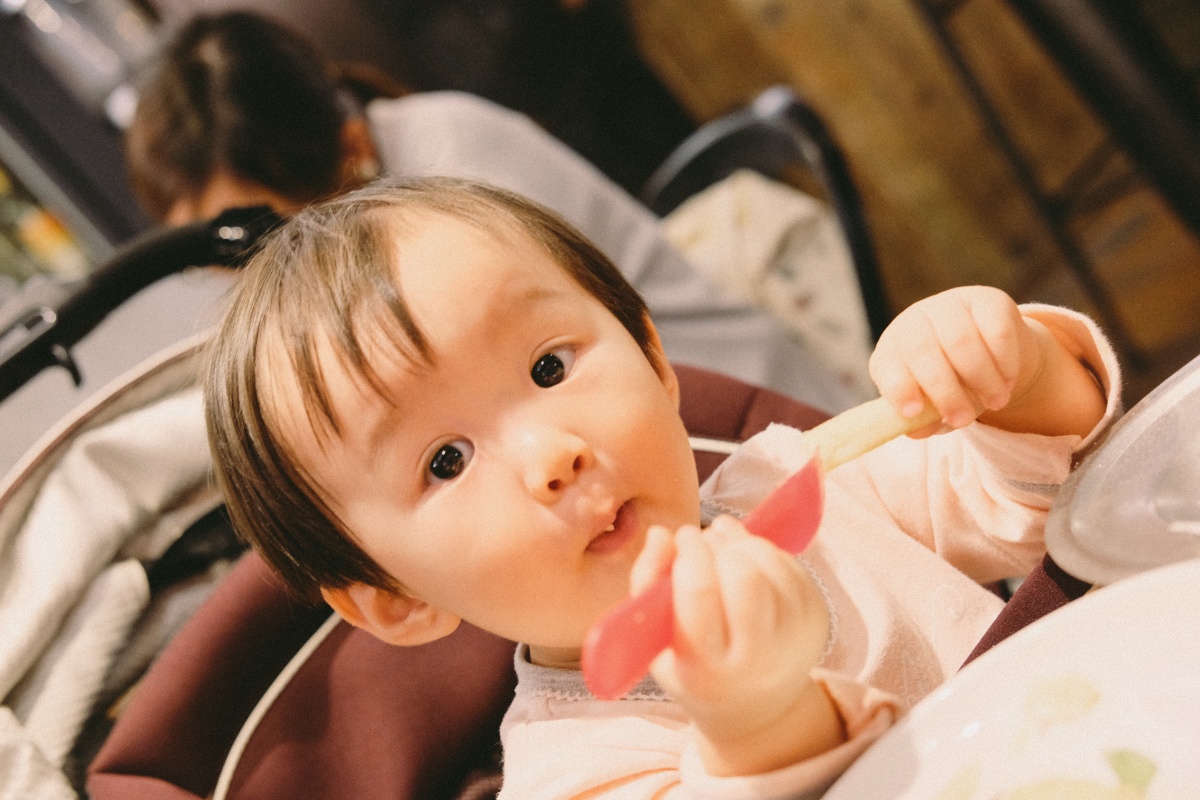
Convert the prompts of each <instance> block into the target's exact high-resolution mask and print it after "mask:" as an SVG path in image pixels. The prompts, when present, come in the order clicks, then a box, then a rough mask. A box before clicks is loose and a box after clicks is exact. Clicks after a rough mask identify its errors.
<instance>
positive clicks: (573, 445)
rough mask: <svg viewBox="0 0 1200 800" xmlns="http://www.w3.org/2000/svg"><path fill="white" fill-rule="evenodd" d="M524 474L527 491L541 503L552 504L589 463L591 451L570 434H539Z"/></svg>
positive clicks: (584, 443) (581, 440)
mask: <svg viewBox="0 0 1200 800" xmlns="http://www.w3.org/2000/svg"><path fill="white" fill-rule="evenodd" d="M533 444H534V449H535V452H534V453H531V454H530V455H531V456H532V457H531V460H530V462H529V467H528V470H527V472H526V480H527V482H528V486H529V490H530V492H531V493H532V494H533V495H534V496H535V497H537V498H538V499H539V500H541V501H542V502H547V503H549V502H554V501H555V500H557V499H558V497H559V496H560V495H561V494H562V493H563V491H565V490H566V489H567V488H568V487H570V486H571V485H572V484H573V483H575V481H576V480H578V478H579V476H580V475H581V474H582V473H583V471H584V470H586V469H587V468H588V466H589V465H590V464H591V462H592V452H591V448H589V447H588V445H587V443H586V442H585V441H584V440H583V439H580V438H579V437H578V436H574V435H572V434H551V435H543V436H540V437H538V439H537V440H536V441H535V442H534V443H533Z"/></svg>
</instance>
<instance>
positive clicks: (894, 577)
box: [500, 306, 1120, 800]
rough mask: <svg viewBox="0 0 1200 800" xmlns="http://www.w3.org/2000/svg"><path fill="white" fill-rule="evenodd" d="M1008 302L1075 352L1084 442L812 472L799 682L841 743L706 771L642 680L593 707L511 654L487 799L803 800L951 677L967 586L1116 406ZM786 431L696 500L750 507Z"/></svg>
mask: <svg viewBox="0 0 1200 800" xmlns="http://www.w3.org/2000/svg"><path fill="white" fill-rule="evenodd" d="M1022 312H1023V313H1025V314H1027V315H1029V316H1034V317H1037V318H1038V319H1040V320H1041V321H1042V322H1044V323H1046V324H1047V325H1050V326H1052V327H1053V328H1055V329H1056V330H1057V331H1058V332H1060V333H1063V334H1066V335H1067V336H1069V337H1070V338H1071V339H1073V340H1074V341H1076V342H1078V343H1079V344H1080V345H1081V346H1082V348H1083V352H1084V353H1085V356H1084V358H1085V361H1086V362H1087V364H1088V365H1089V367H1091V369H1092V370H1093V371H1094V372H1095V374H1096V376H1097V378H1098V380H1099V381H1100V383H1101V384H1102V386H1103V388H1104V390H1105V391H1106V393H1107V397H1108V408H1107V413H1106V415H1105V418H1104V419H1103V420H1102V421H1101V422H1100V424H1099V425H1097V426H1096V429H1095V430H1094V431H1092V433H1091V434H1089V435H1088V436H1087V437H1086V438H1082V439H1081V438H1080V437H1079V436H1060V437H1045V436H1037V435H1033V434H1014V433H1008V432H1005V431H1001V430H997V429H995V428H990V427H988V426H985V425H981V424H975V425H972V426H970V427H968V428H966V429H963V430H961V431H958V432H955V433H951V434H947V435H943V436H935V437H932V438H929V439H924V440H920V441H917V440H913V439H908V438H901V439H898V440H896V441H894V442H891V443H890V444H888V445H885V446H884V447H881V448H879V449H878V450H876V451H874V452H872V453H869V454H867V455H866V456H863V457H862V458H859V459H858V460H856V461H853V462H851V463H849V464H846V465H844V466H842V467H839V468H838V469H835V470H833V471H831V472H830V473H829V474H828V475H827V476H826V479H825V511H824V517H823V519H822V522H821V527H820V529H819V531H818V533H817V537H816V539H815V540H814V542H813V544H812V545H811V546H810V547H809V548H808V550H806V551H805V553H804V554H803V556H801V557H800V558H801V561H802V563H803V564H804V565H805V566H806V567H807V568H808V569H809V571H810V572H811V574H813V575H814V576H815V578H816V579H817V581H818V583H819V584H820V586H821V588H822V591H823V592H824V595H825V598H826V601H827V603H828V605H829V609H830V617H831V620H832V632H831V635H830V642H829V645H828V648H827V651H826V654H825V656H824V658H823V660H822V662H821V664H820V666H819V667H818V668H817V669H816V670H815V671H814V673H813V675H814V677H815V678H816V679H817V680H818V681H819V682H820V683H821V684H822V685H823V686H824V687H825V689H826V690H827V692H828V693H829V695H830V697H831V698H832V699H833V700H834V703H835V706H836V707H837V709H838V711H839V713H840V714H841V716H842V719H843V721H844V722H845V725H846V729H847V733H848V736H849V740H848V741H847V742H845V743H844V744H843V745H841V746H840V747H838V748H837V749H835V750H833V751H830V752H828V753H825V754H823V755H822V756H819V757H817V758H813V759H809V760H807V761H804V762H801V763H799V764H795V765H792V766H790V767H787V768H784V769H781V770H778V771H775V772H771V773H767V774H763V775H754V776H748V777H737V778H719V777H714V776H711V775H708V774H707V773H706V772H705V771H704V768H703V765H702V764H701V763H700V759H699V758H698V756H697V755H696V752H695V750H694V749H693V746H692V742H691V735H690V729H689V726H688V721H687V719H686V718H685V717H684V716H683V714H682V713H681V711H680V710H679V708H678V707H677V706H676V705H675V704H674V703H672V702H670V701H669V700H668V699H667V698H666V697H665V696H664V695H663V694H662V693H661V691H659V690H658V688H657V687H656V686H655V684H654V682H653V680H651V679H647V680H645V681H643V682H642V683H641V684H639V686H638V687H636V688H635V689H634V690H633V692H631V693H630V695H628V696H627V697H626V698H624V699H622V700H617V701H601V700H597V699H595V698H594V697H592V696H591V695H590V694H588V693H587V690H586V688H585V687H584V684H583V682H582V679H581V678H580V676H579V674H578V673H574V672H571V671H566V670H548V669H544V668H540V667H535V666H533V665H531V664H529V663H528V662H527V661H526V660H525V659H524V657H523V655H524V653H525V649H524V648H522V649H520V650H519V651H518V658H517V669H518V677H519V684H518V687H517V693H516V698H515V700H514V702H513V704H512V706H511V707H510V709H509V711H508V714H507V715H506V716H505V719H504V723H503V725H502V727H501V737H502V740H503V742H504V752H505V759H504V775H505V777H504V788H503V790H502V791H501V795H500V797H501V798H502V800H517V799H518V798H519V799H520V800H534V799H535V798H545V799H546V800H551V799H552V798H553V799H555V800H557V799H558V798H579V799H580V800H582V798H605V800H617V799H618V798H620V799H624V798H628V799H629V800H649V799H650V798H655V800H658V799H660V798H662V799H664V800H665V799H666V798H672V799H676V798H703V799H705V800H708V799H709V798H711V799H712V800H725V799H726V798H729V799H730V800H732V799H733V798H756V799H758V798H764V799H765V798H802V797H817V796H819V795H820V794H821V793H822V792H823V791H824V790H825V789H826V788H828V786H829V784H830V783H831V782H832V781H833V780H834V779H836V777H837V776H838V775H840V774H841V772H842V771H844V770H845V769H846V768H847V767H848V766H849V764H850V763H851V762H852V761H853V760H854V758H856V757H857V756H858V755H859V754H860V753H861V752H862V751H863V750H865V749H866V747H867V746H869V745H870V743H871V742H873V741H874V740H875V739H876V738H878V737H879V736H880V735H881V734H882V733H883V732H884V731H885V730H886V729H887V728H888V727H889V726H890V725H891V724H892V723H893V722H894V721H895V720H896V718H897V717H898V716H899V715H900V714H902V713H903V712H904V711H906V710H908V709H909V708H911V707H912V705H913V704H914V703H916V702H917V701H918V700H920V699H921V698H923V697H925V696H926V695H928V694H929V693H930V692H932V691H933V690H934V689H936V688H937V687H938V686H939V685H941V684H942V683H943V682H944V681H945V680H946V679H947V678H949V677H950V676H951V675H953V674H954V672H955V671H957V669H958V668H959V666H961V664H962V662H963V660H964V659H965V658H966V657H967V655H968V654H969V653H970V651H971V650H972V648H973V647H974V646H975V644H976V643H977V642H978V641H979V639H980V637H981V636H982V635H983V633H984V632H985V631H986V629H987V627H988V626H989V625H990V624H991V622H992V621H993V620H994V619H995V618H996V615H997V614H998V613H999V611H1000V608H1001V606H1002V601H1001V600H1000V599H999V598H998V597H997V596H996V595H995V594H993V593H991V592H990V591H988V590H987V589H985V588H983V587H981V586H980V585H979V584H980V582H987V581H992V580H995V579H998V578H1004V577H1010V576H1016V575H1023V574H1025V573H1027V572H1028V571H1029V570H1030V569H1031V568H1033V567H1034V566H1035V565H1036V564H1037V563H1038V561H1039V560H1040V559H1041V557H1042V555H1043V554H1044V547H1043V543H1042V530H1043V525H1044V523H1045V518H1046V513H1047V511H1048V510H1049V507H1050V504H1051V502H1052V500H1053V498H1054V495H1055V492H1056V490H1057V489H1058V487H1059V485H1060V484H1061V483H1062V482H1063V480H1065V478H1066V477H1067V474H1068V473H1069V471H1070V469H1071V467H1072V464H1073V462H1074V461H1075V460H1076V457H1077V456H1078V455H1079V453H1080V452H1081V451H1082V450H1084V449H1085V448H1087V447H1089V446H1090V445H1091V444H1092V443H1093V442H1094V441H1095V440H1096V438H1097V437H1098V436H1099V435H1100V434H1101V432H1102V431H1104V430H1105V429H1106V428H1107V427H1108V426H1109V424H1110V423H1111V422H1112V420H1113V419H1114V417H1115V416H1116V415H1117V414H1118V413H1119V397H1120V372H1119V369H1118V366H1117V362H1116V358H1115V356H1114V354H1113V351H1112V349H1111V347H1110V346H1109V345H1108V343H1107V341H1106V340H1105V339H1104V337H1103V335H1102V334H1101V333H1100V332H1099V331H1098V330H1097V329H1096V327H1095V325H1094V324H1093V323H1092V322H1091V321H1090V320H1088V319H1087V318H1085V317H1083V316H1081V315H1078V314H1075V313H1073V312H1069V311H1066V310H1063V309H1058V308H1052V307H1047V306H1024V307H1022ZM799 437H800V433H799V432H798V431H796V430H794V429H792V428H788V427H786V426H782V425H773V426H771V427H770V428H768V429H767V430H766V431H764V432H762V433H761V434H759V435H757V436H755V437H753V438H752V439H750V440H749V441H747V442H746V443H745V444H744V445H743V446H742V447H740V448H739V449H738V450H737V451H736V452H735V453H734V454H733V455H731V456H730V457H729V458H728V459H727V460H726V461H725V462H724V463H723V464H722V465H721V466H720V467H719V468H718V469H717V471H716V472H714V473H713V475H712V476H711V477H710V478H709V480H708V481H706V482H705V484H704V486H703V487H702V495H703V498H704V502H705V504H706V508H708V509H710V510H718V511H719V510H729V511H732V512H735V513H742V512H744V511H746V510H748V509H750V508H752V507H753V506H754V505H755V504H756V503H757V502H758V500H760V499H761V498H762V497H763V496H764V495H765V494H766V493H767V492H768V491H769V490H770V489H771V488H772V487H773V486H775V485H777V484H778V483H779V482H781V481H782V480H783V478H784V477H786V476H787V475H788V474H790V473H791V472H792V471H794V470H795V469H796V468H798V467H799V466H800V463H799V461H800V460H803V459H804V458H805V457H806V452H807V451H806V448H805V447H803V445H802V444H801V443H800V440H799Z"/></svg>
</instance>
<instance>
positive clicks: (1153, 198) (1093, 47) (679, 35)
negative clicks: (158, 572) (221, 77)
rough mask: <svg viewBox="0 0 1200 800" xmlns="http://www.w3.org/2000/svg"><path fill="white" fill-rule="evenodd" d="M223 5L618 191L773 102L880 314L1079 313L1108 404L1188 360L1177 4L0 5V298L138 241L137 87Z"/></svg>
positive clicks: (1195, 293) (1189, 84)
mask: <svg viewBox="0 0 1200 800" xmlns="http://www.w3.org/2000/svg"><path fill="white" fill-rule="evenodd" d="M233 7H241V8H253V9H256V10H259V11H262V12H265V13H268V14H271V15H274V16H276V17H278V18H280V19H282V20H285V21H287V22H289V23H290V24H292V25H293V26H294V27H296V28H297V29H299V30H300V31H302V32H304V33H306V34H308V35H309V36H311V37H312V38H313V39H315V40H316V41H317V42H319V43H320V44H321V45H322V46H323V47H324V48H325V49H326V50H327V51H328V52H329V53H330V54H332V55H333V56H334V57H336V58H339V59H348V60H357V61H363V62H367V63H370V64H372V65H374V66H375V67H377V68H378V69H380V70H383V71H384V72H386V73H387V74H389V75H390V76H392V77H393V78H395V79H396V80H398V81H400V82H402V83H404V84H406V85H407V86H408V87H410V88H412V89H415V90H427V89H461V90H466V91H470V92H474V93H477V94H480V95H482V96H484V97H487V98H490V99H492V100H495V101H497V102H499V103H501V104H503V105H506V106H509V107H511V108H515V109H518V110H520V111H523V112H525V113H527V114H529V115H530V116H531V117H533V118H534V119H535V120H537V121H538V122H540V123H541V124H542V125H543V126H544V127H546V128H547V129H548V130H550V131H551V132H552V133H554V134H555V135H557V136H558V137H559V138H561V139H562V140H563V141H565V142H566V143H567V144H569V145H571V146H572V147H574V148H575V149H576V150H578V151H579V152H580V153H581V154H583V155H584V156H585V157H586V158H588V159H589V160H591V161H592V162H594V163H595V164H596V165H597V166H598V167H600V169H601V170H603V171H604V172H605V173H607V174H608V175H609V176H610V177H612V178H613V179H614V180H615V181H616V182H618V183H619V184H621V185H622V186H624V187H625V188H626V189H628V190H629V191H630V192H632V193H634V194H637V193H639V191H640V190H641V187H642V185H643V184H644V182H645V181H646V179H647V177H648V176H649V175H650V174H651V172H652V171H653V170H654V168H655V167H656V166H658V165H659V164H660V163H661V162H662V160H663V159H664V158H665V157H666V156H667V154H668V153H670V152H671V151H672V149H673V148H674V147H675V146H676V145H678V144H679V143H680V141H682V140H683V139H684V138H685V137H686V136H687V135H688V134H689V133H691V132H692V131H694V130H695V129H696V128H697V127H699V126H700V125H702V124H703V123H705V122H707V121H709V120H712V119H714V118H716V117H718V116H720V115H722V114H724V113H726V112H728V111H730V110H732V109H734V108H737V107H739V106H742V105H744V104H746V103H747V102H749V101H750V100H751V99H752V98H753V97H754V96H755V95H756V94H757V93H758V92H760V91H761V90H762V89H764V88H766V87H767V86H770V85H772V84H776V83H784V84H787V85H789V86H791V87H793V88H794V89H795V90H796V91H797V92H798V93H799V94H800V95H801V96H802V97H804V98H806V99H807V100H808V102H809V103H810V104H811V105H812V106H813V107H814V108H815V109H816V110H817V111H818V112H819V113H820V114H821V115H822V116H823V117H824V118H825V120H826V122H827V123H828V125H829V127H830V128H831V130H832V132H833V134H834V136H835V138H836V139H837V140H838V142H839V143H840V144H841V146H842V148H843V150H844V151H845V154H846V157H847V159H848V161H849V165H850V169H851V171H852V173H853V175H854V178H855V180H856V182H857V184H858V187H859V190H860V192H861V194H862V196H863V202H864V205H865V207H866V212H867V217H868V221H869V224H870V230H871V235H872V238H873V240H874V242H875V245H876V248H877V251H878V257H879V262H880V269H881V271H882V274H883V280H884V283H885V285H886V288H887V293H888V297H889V298H890V303H891V305H892V306H893V310H899V309H900V308H903V307H904V306H906V305H908V304H909V303H911V302H913V301H915V300H917V299H920V298H921V297H924V296H927V295H929V294H932V293H934V292H937V291H939V290H942V289H945V288H948V287H951V286H955V285H960V284H966V283H986V284H991V285H995V286H999V287H1001V288H1004V289H1005V290H1007V291H1008V292H1010V293H1011V294H1013V295H1014V296H1015V297H1016V298H1017V299H1018V300H1022V301H1046V302H1054V303H1062V304H1066V305H1069V306H1072V307H1075V308H1079V309H1082V310H1084V311H1087V312H1090V313H1092V314H1095V315H1096V316H1097V317H1099V318H1100V319H1101V320H1102V322H1103V323H1104V324H1105V326H1106V327H1107V328H1108V329H1109V330H1110V332H1111V333H1112V334H1113V337H1114V339H1115V341H1116V344H1117V346H1118V349H1119V351H1120V353H1121V356H1122V359H1123V360H1124V361H1125V364H1126V368H1127V371H1128V378H1129V384H1130V388H1129V394H1128V396H1127V398H1128V400H1129V401H1130V402H1132V401H1133V400H1136V399H1137V398H1138V397H1140V396H1141V395H1142V394H1144V392H1145V391H1147V390H1148V389H1149V388H1150V387H1152V386H1154V385H1156V384H1157V383H1158V382H1159V381H1161V379H1162V378H1163V377H1165V376H1166V375H1168V374H1170V372H1172V371H1174V369H1175V368H1177V367H1178V366H1179V365H1181V364H1182V363H1184V362H1185V361H1186V360H1188V359H1190V358H1191V357H1192V356H1194V355H1195V354H1196V353H1198V352H1200V313H1198V312H1200V238H1198V233H1197V231H1200V222H1198V220H1200V214H1198V213H1196V205H1197V201H1196V197H1195V196H1196V194H1197V190H1196V189H1195V187H1197V186H1200V183H1197V182H1194V181H1189V178H1191V177H1193V176H1195V177H1197V178H1200V168H1198V167H1197V165H1198V164H1200V143H1198V141H1197V139H1196V137H1194V136H1192V135H1193V134H1195V132H1196V131H1198V130H1200V123H1198V122H1197V119H1198V118H1200V113H1198V112H1197V108H1198V107H1200V103H1198V102H1197V100H1198V98H1200V90H1198V88H1197V87H1198V86H1200V2H1198V0H1120V1H1119V2H1111V1H1110V0H1088V1H1085V0H1072V1H1071V2H1067V1H1066V0H1057V2H1031V0H823V1H822V2H800V1H799V0H257V1H256V2H223V1H222V0H207V1H206V0H0V301H2V300H3V298H4V297H5V296H6V295H12V294H13V293H15V292H16V291H18V290H19V289H20V287H21V286H22V285H23V284H24V283H26V282H27V281H28V280H30V278H31V277H34V276H38V275H45V274H50V275H54V276H57V277H60V278H63V279H72V278H75V277H78V276H81V275H83V274H86V273H87V271H88V270H89V269H91V268H92V267H94V266H95V265H96V264H98V263H100V262H102V261H103V259H104V258H106V257H107V256H108V255H109V254H111V253H112V252H113V249H114V248H115V247H116V246H117V245H119V244H120V243H121V242H123V241H125V240H127V239H128V238H129V237H131V236H133V235H135V234H137V233H139V232H141V231H143V230H145V229H146V228H147V227H148V226H149V222H148V220H147V219H146V218H145V217H144V216H143V214H142V213H141V212H140V211H139V209H138V208H137V205H136V203H135V202H134V200H133V198H132V194H131V192H130V190H129V187H128V185H127V182H126V180H125V176H124V167H123V164H122V156H121V150H120V144H119V143H120V131H121V128H122V126H123V125H124V124H125V123H126V122H127V121H128V119H129V116H130V114H131V112H132V108H133V104H134V103H135V102H136V97H135V93H134V91H133V89H132V86H133V85H134V83H135V82H136V79H137V76H138V74H139V70H140V69H142V68H143V66H144V65H145V64H146V62H147V59H148V58H149V57H150V56H151V54H152V53H153V52H154V50H155V48H156V47H157V46H158V44H159V43H160V42H161V41H162V40H163V39H164V38H165V36H166V35H167V33H168V32H169V31H171V30H172V29H173V28H174V27H175V26H177V25H178V24H179V23H180V22H181V21H182V20H184V19H186V18H187V17H188V16H189V15H191V14H193V13H195V12H197V11H212V10H218V9H225V8H233ZM1122 103H1124V105H1122ZM1130 103H1132V105H1131V104H1130ZM1147 132H1149V133H1150V134H1161V135H1160V136H1159V138H1158V139H1157V140H1156V139H1154V138H1153V136H1151V138H1150V139H1149V140H1146V139H1145V138H1144V137H1143V138H1142V139H1139V138H1138V137H1139V135H1141V134H1145V133H1147ZM1189 136H1191V138H1189ZM2 344H3V342H2V340H0V346H2Z"/></svg>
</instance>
